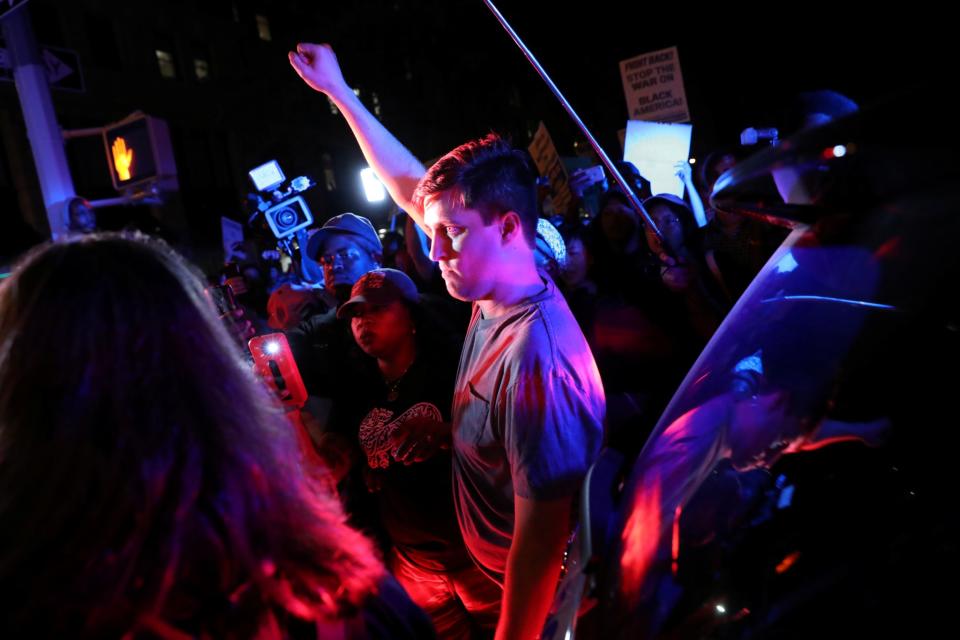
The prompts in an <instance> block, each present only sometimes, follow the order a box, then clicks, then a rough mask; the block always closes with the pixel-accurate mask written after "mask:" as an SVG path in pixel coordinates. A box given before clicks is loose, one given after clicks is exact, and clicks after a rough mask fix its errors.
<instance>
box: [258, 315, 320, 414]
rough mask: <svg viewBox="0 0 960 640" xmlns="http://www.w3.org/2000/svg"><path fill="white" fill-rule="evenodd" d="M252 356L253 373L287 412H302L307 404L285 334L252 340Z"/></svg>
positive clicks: (304, 388) (298, 370) (270, 334)
mask: <svg viewBox="0 0 960 640" xmlns="http://www.w3.org/2000/svg"><path fill="white" fill-rule="evenodd" d="M247 347H248V348H249V349H250V355H251V356H253V365H254V370H255V371H256V372H257V374H259V375H260V377H261V378H263V380H264V381H265V382H266V383H267V386H268V387H270V388H271V389H272V390H273V391H274V393H276V394H277V397H279V398H280V401H281V402H283V404H284V405H285V406H286V407H287V408H288V409H293V408H296V409H299V408H301V407H303V405H304V403H305V402H306V401H307V389H306V387H304V386H303V378H302V377H301V376H300V369H299V368H298V367H297V363H296V361H295V360H294V359H293V352H292V351H290V343H289V342H287V336H285V335H284V334H282V333H269V334H267V335H264V336H256V337H255V338H251V339H250V341H249V342H248V343H247Z"/></svg>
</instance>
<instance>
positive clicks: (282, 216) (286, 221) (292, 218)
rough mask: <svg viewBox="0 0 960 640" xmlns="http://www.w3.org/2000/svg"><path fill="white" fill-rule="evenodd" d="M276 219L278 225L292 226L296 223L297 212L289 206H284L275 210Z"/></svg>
mask: <svg viewBox="0 0 960 640" xmlns="http://www.w3.org/2000/svg"><path fill="white" fill-rule="evenodd" d="M276 220H277V226H278V227H284V228H286V227H292V226H293V225H295V224H297V212H296V211H294V210H293V209H291V208H290V207H286V208H284V209H281V210H280V211H278V212H277V217H276Z"/></svg>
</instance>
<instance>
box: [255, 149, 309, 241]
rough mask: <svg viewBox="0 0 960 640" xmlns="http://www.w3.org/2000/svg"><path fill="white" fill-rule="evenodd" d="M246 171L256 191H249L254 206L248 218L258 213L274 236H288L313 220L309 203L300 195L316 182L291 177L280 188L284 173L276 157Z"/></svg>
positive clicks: (282, 238) (283, 180) (284, 178)
mask: <svg viewBox="0 0 960 640" xmlns="http://www.w3.org/2000/svg"><path fill="white" fill-rule="evenodd" d="M249 175H250V180H251V181H252V182H253V185H254V187H256V189H257V193H256V194H252V195H251V199H255V200H256V203H257V205H256V206H257V210H256V212H254V214H253V215H252V216H251V217H250V222H252V221H253V219H254V218H255V217H256V216H258V215H260V214H261V213H262V214H263V217H264V218H265V219H266V221H267V225H268V226H269V227H270V231H272V232H273V235H274V236H276V237H277V239H278V240H284V239H286V238H290V237H291V236H293V235H294V234H295V233H296V232H297V231H299V230H300V229H305V228H306V227H309V226H310V225H311V224H313V214H312V213H310V207H308V206H307V203H306V202H305V201H304V199H303V196H301V195H300V194H302V193H303V192H304V191H306V190H307V189H310V188H312V187H314V186H316V183H315V182H313V181H312V180H310V178H308V177H306V176H300V177H297V178H294V179H293V180H291V181H290V184H289V186H288V187H287V188H286V189H281V188H280V187H281V186H282V185H283V183H284V182H285V181H286V176H284V174H283V170H281V169H280V165H279V164H278V163H277V161H276V160H271V161H270V162H267V163H265V164H262V165H260V166H259V167H256V168H254V169H251V170H250V172H249Z"/></svg>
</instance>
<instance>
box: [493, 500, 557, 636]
mask: <svg viewBox="0 0 960 640" xmlns="http://www.w3.org/2000/svg"><path fill="white" fill-rule="evenodd" d="M571 505H572V498H570V497H569V496H568V497H566V498H560V499H558V500H530V499H527V498H521V497H520V496H514V514H515V520H514V526H513V542H512V543H511V545H510V553H509V555H508V556H507V571H506V576H505V580H504V587H503V605H502V607H501V612H500V623H499V624H498V625H497V635H496V640H514V639H516V640H528V639H530V640H532V639H533V638H536V637H537V636H538V635H539V634H540V631H541V630H542V629H543V623H544V622H545V621H546V618H547V613H549V612H550V604H551V603H552V602H553V595H554V592H555V591H556V588H557V580H558V578H559V577H560V564H561V562H562V560H563V550H564V545H565V544H566V542H567V538H568V537H569V534H570V508H571Z"/></svg>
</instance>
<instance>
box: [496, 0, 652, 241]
mask: <svg viewBox="0 0 960 640" xmlns="http://www.w3.org/2000/svg"><path fill="white" fill-rule="evenodd" d="M483 2H484V4H486V5H487V8H489V9H490V11H491V12H492V13H493V15H494V16H495V17H496V18H497V20H499V21H500V24H501V25H502V26H503V28H504V29H505V30H506V32H507V33H508V34H510V37H511V38H512V39H513V41H514V42H515V43H516V44H517V46H518V47H520V51H522V52H523V55H524V56H526V58H527V60H529V61H530V64H532V65H533V68H534V69H536V71H537V73H538V74H540V77H541V78H543V81H544V82H546V83H547V86H548V87H550V91H552V92H553V95H555V96H556V97H557V100H559V101H560V104H561V105H563V108H564V109H566V110H567V113H568V114H569V115H570V117H571V118H573V121H574V122H575V123H576V124H577V126H578V127H580V131H582V132H583V135H585V136H586V137H587V141H588V142H589V143H590V146H591V147H593V150H594V151H596V152H597V155H598V156H599V157H600V161H601V162H603V166H605V167H606V168H607V171H609V172H610V175H612V176H613V179H614V180H616V181H617V184H618V185H620V188H621V189H622V190H623V192H624V193H625V194H626V196H627V199H629V200H630V204H631V205H633V208H634V209H635V210H636V212H637V213H639V214H640V215H641V216H642V217H643V220H644V222H645V223H646V224H647V226H648V227H650V230H651V231H653V232H654V233H655V234H656V235H657V237H658V238H660V239H661V240H663V236H662V235H661V234H660V229H659V228H657V223H655V222H654V221H653V218H651V217H650V214H649V213H647V210H646V209H645V208H644V207H643V204H642V203H641V202H640V199H639V198H637V195H636V194H635V193H634V192H633V189H631V188H630V185H629V184H627V181H626V180H625V179H624V178H623V176H622V175H621V174H620V171H618V170H617V168H616V167H615V166H614V164H613V161H611V160H610V157H609V156H607V153H606V152H605V151H604V150H603V147H601V146H600V144H599V143H598V142H597V141H596V139H595V138H594V137H593V134H591V133H590V130H589V129H587V125H585V124H584V123H583V120H581V119H580V116H578V115H577V112H576V111H574V110H573V107H572V106H571V105H570V102H569V101H568V100H567V99H566V98H565V97H564V95H563V94H562V93H560V89H559V88H557V85H556V84H554V82H553V80H552V79H551V78H550V76H549V75H548V74H547V71H546V69H544V68H543V65H541V64H540V62H539V61H538V60H537V58H536V56H534V55H533V52H532V51H530V49H529V48H528V47H527V45H525V44H524V43H523V40H521V39H520V36H519V35H517V32H516V31H514V29H513V27H511V26H510V23H509V22H507V19H506V18H504V17H503V14H502V13H500V10H499V9H497V8H496V7H495V6H494V5H493V2H491V1H490V0H483Z"/></svg>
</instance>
